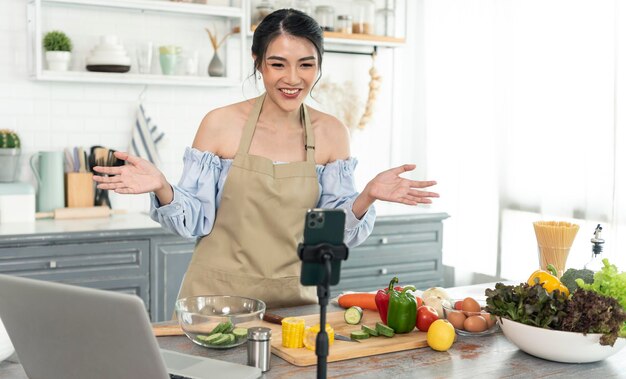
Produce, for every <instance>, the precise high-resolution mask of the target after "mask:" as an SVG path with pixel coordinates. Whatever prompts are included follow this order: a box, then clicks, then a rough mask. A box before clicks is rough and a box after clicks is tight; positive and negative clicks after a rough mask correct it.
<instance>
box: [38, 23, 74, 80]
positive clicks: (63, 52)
mask: <svg viewBox="0 0 626 379" xmlns="http://www.w3.org/2000/svg"><path fill="white" fill-rule="evenodd" d="M43 48H44V50H46V61H47V62H48V69H49V70H52V71H67V68H68V66H69V63H70V59H71V58H72V53H71V51H72V40H70V38H69V37H68V36H67V35H66V34H65V33H63V32H60V31H58V30H53V31H51V32H48V33H46V35H45V36H44V37H43Z"/></svg>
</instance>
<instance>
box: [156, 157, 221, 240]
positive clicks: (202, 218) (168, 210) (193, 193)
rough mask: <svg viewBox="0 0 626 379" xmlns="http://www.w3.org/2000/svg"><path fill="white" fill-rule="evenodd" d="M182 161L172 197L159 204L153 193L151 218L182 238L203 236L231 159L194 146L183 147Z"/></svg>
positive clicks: (211, 223)
mask: <svg viewBox="0 0 626 379" xmlns="http://www.w3.org/2000/svg"><path fill="white" fill-rule="evenodd" d="M183 161H184V166H183V173H182V176H181V179H180V181H179V183H178V185H173V186H172V189H173V190H174V199H173V200H172V202H171V203H170V204H167V205H163V206H161V204H159V201H158V199H157V198H156V196H155V195H154V193H152V194H151V206H150V217H151V218H152V219H153V220H154V221H157V222H159V223H160V224H161V225H162V226H163V227H165V228H167V229H169V230H171V231H173V232H174V233H177V234H178V235H180V236H182V237H187V238H192V237H202V236H205V235H207V234H209V233H210V232H211V230H212V229H213V223H214V221H215V213H216V210H217V208H218V207H219V200H220V198H221V188H223V184H224V181H225V180H226V173H227V171H228V168H229V167H224V165H227V164H230V163H232V162H227V161H226V160H222V159H220V158H219V157H218V156H217V155H215V154H213V153H211V152H202V151H199V150H196V149H193V148H186V149H185V154H184V156H183Z"/></svg>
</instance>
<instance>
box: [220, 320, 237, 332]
mask: <svg viewBox="0 0 626 379" xmlns="http://www.w3.org/2000/svg"><path fill="white" fill-rule="evenodd" d="M225 324H226V326H225V327H224V331H223V332H222V333H232V331H233V329H235V325H233V323H232V322H230V321H226V323H225Z"/></svg>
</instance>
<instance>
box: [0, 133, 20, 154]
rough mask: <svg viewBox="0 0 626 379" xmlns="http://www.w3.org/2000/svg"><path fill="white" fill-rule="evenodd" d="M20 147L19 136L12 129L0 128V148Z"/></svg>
mask: <svg viewBox="0 0 626 379" xmlns="http://www.w3.org/2000/svg"><path fill="white" fill-rule="evenodd" d="M19 147H20V137H19V136H18V135H17V133H15V132H14V131H12V130H9V129H0V148H3V149H14V148H19Z"/></svg>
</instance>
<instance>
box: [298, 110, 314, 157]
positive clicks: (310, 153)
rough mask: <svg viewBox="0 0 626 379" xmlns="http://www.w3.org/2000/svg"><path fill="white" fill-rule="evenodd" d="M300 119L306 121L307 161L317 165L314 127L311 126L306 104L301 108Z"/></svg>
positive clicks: (305, 142)
mask: <svg viewBox="0 0 626 379" xmlns="http://www.w3.org/2000/svg"><path fill="white" fill-rule="evenodd" d="M300 118H301V120H302V121H304V122H303V124H304V148H305V150H306V161H307V162H313V163H315V138H314V136H313V127H312V126H311V118H310V117H309V111H308V110H307V108H306V105H305V104H304V103H302V107H300Z"/></svg>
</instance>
